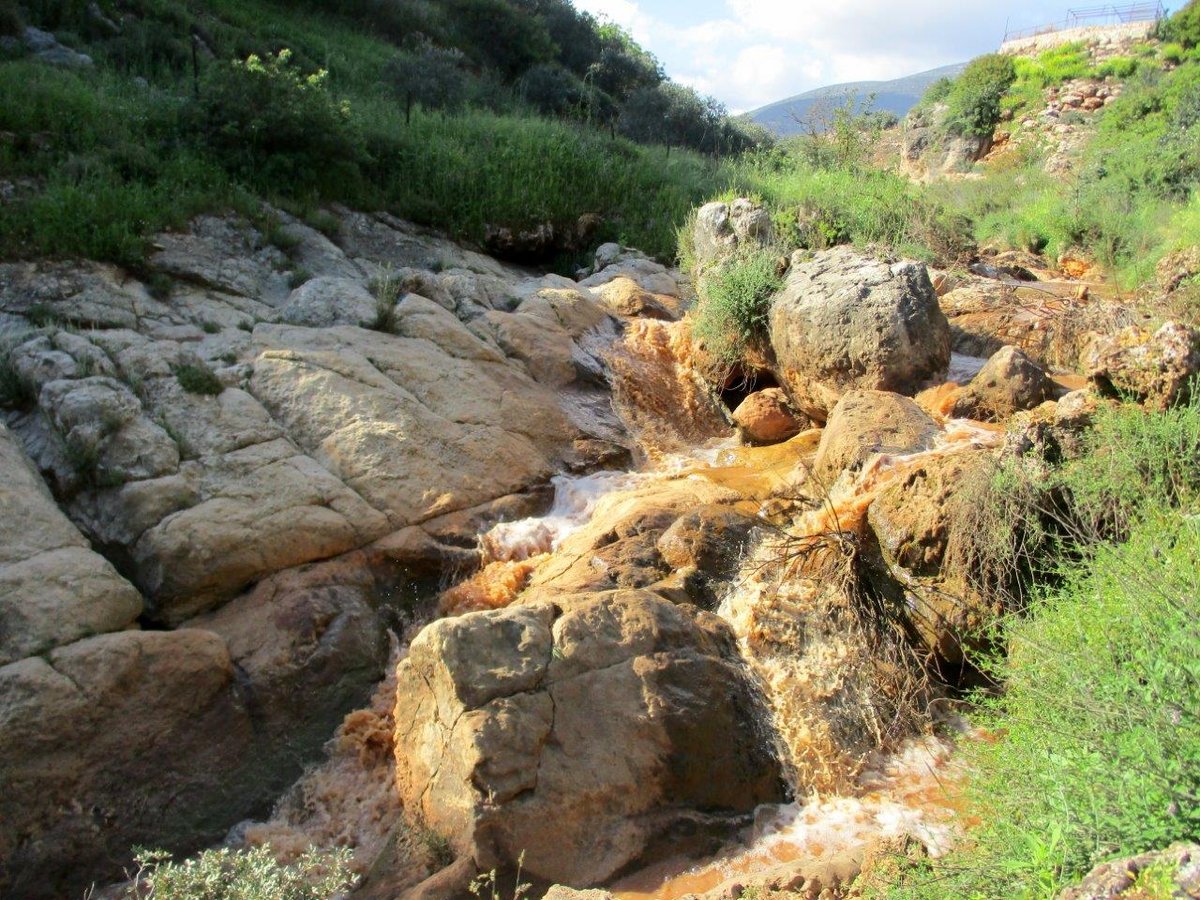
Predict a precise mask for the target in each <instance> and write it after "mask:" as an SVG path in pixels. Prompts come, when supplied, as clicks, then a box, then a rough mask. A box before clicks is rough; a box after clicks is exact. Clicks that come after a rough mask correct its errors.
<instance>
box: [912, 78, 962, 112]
mask: <svg viewBox="0 0 1200 900" xmlns="http://www.w3.org/2000/svg"><path fill="white" fill-rule="evenodd" d="M953 89H954V79H953V78H939V79H938V80H937V81H935V82H934V83H933V84H931V85H930V86H929V87H928V88H926V89H925V93H924V94H923V95H922V96H921V102H920V104H919V105H920V106H933V105H934V104H935V103H941V102H942V101H943V100H945V99H946V98H947V97H948V96H950V91H951V90H953Z"/></svg>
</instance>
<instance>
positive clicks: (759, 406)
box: [733, 388, 812, 444]
mask: <svg viewBox="0 0 1200 900" xmlns="http://www.w3.org/2000/svg"><path fill="white" fill-rule="evenodd" d="M733 423H734V424H735V425H737V427H738V429H739V430H740V431H741V433H742V437H743V438H744V439H745V440H747V441H748V442H749V443H751V444H778V443H779V442H780V441H786V440H787V439H788V438H790V437H795V436H796V435H798V434H799V433H800V432H801V431H803V430H804V429H805V428H808V427H809V426H810V425H811V424H812V423H811V422H810V421H809V419H808V417H807V416H805V415H803V414H802V413H798V412H796V411H795V410H794V409H793V408H792V405H791V403H789V402H788V399H787V395H786V394H785V393H784V392H783V391H782V390H781V389H780V388H764V389H763V390H761V391H755V392H754V393H753V394H751V395H750V396H748V397H747V398H746V399H745V400H743V401H742V402H741V403H739V404H738V408H737V409H735V410H734V411H733Z"/></svg>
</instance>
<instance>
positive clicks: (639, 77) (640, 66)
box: [586, 23, 666, 102]
mask: <svg viewBox="0 0 1200 900" xmlns="http://www.w3.org/2000/svg"><path fill="white" fill-rule="evenodd" d="M599 35H600V42H601V50H600V57H599V59H597V60H596V62H594V63H593V64H592V65H591V66H590V67H589V69H588V74H587V79H586V80H587V81H588V82H589V83H590V84H593V85H595V86H596V87H597V88H599V89H600V90H602V91H604V92H605V93H606V94H608V95H609V96H611V97H613V98H614V99H616V100H617V101H618V102H622V101H624V100H625V99H627V98H629V97H630V96H632V95H633V93H634V92H635V91H638V90H641V89H644V88H652V87H655V86H657V85H658V84H660V83H662V81H663V79H664V78H665V77H666V76H665V75H664V74H663V70H662V65H661V64H660V63H659V61H658V60H657V59H656V58H655V57H654V54H652V53H650V52H649V51H647V50H644V49H643V48H642V47H640V46H638V43H637V41H635V40H634V39H633V38H632V37H631V36H630V35H629V32H627V31H625V30H624V29H622V28H621V27H620V26H619V25H613V24H611V23H606V24H604V25H601V26H600V29H599Z"/></svg>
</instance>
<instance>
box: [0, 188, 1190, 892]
mask: <svg viewBox="0 0 1200 900" xmlns="http://www.w3.org/2000/svg"><path fill="white" fill-rule="evenodd" d="M332 212H333V213H335V214H336V219H337V222H338V227H337V229H336V231H335V232H333V233H331V234H330V235H325V234H322V233H320V232H317V231H315V230H313V229H312V228H309V227H308V226H307V225H304V224H303V223H301V222H298V221H295V220H292V219H290V218H289V217H287V216H286V215H285V214H283V213H278V214H277V215H278V216H280V218H281V220H282V222H283V225H282V228H283V229H284V230H285V231H286V232H287V233H288V235H289V240H288V242H287V246H288V249H287V251H286V252H284V251H283V250H280V249H278V248H277V247H275V246H272V245H271V244H270V243H269V242H267V241H266V240H265V239H264V238H263V236H262V235H261V234H260V233H259V232H257V231H256V230H255V229H254V228H252V227H251V226H250V225H249V224H247V223H245V222H241V221H236V220H228V219H219V218H201V219H198V220H196V221H195V222H194V223H193V224H192V226H191V228H190V229H189V230H188V231H186V232H183V233H177V234H164V235H161V236H160V237H159V239H158V241H157V245H156V247H157V249H156V253H155V254H154V255H153V256H152V257H151V260H150V267H151V269H152V270H153V272H154V273H156V275H157V276H158V277H156V278H154V279H150V278H148V277H147V276H145V275H141V276H135V275H133V274H132V273H128V272H124V271H120V270H117V269H115V268H113V267H110V266H105V265H99V264H89V263H56V262H37V263H14V264H7V265H2V266H0V336H2V337H3V340H4V343H3V348H4V365H5V367H6V369H5V371H6V373H7V377H8V378H9V379H10V383H11V384H12V385H13V386H14V389H13V390H11V391H10V392H9V394H8V395H6V396H7V401H6V408H5V409H4V411H3V424H0V468H2V470H3V479H2V480H0V723H2V724H3V728H2V729H0V772H3V773H4V778H5V783H4V785H3V787H2V789H0V822H2V825H0V894H3V895H4V896H14V897H63V896H82V895H83V892H84V891H85V890H86V889H87V888H88V887H89V885H98V886H101V888H102V889H101V890H100V893H98V894H96V895H94V896H105V895H107V896H122V893H121V891H122V888H121V887H120V886H117V887H111V888H107V889H103V886H104V885H106V884H108V885H112V884H115V883H117V882H120V881H121V880H122V877H123V876H122V871H123V869H125V868H126V867H128V866H129V863H130V852H131V848H132V847H134V846H135V845H156V846H163V847H166V848H168V849H170V850H172V851H173V852H176V853H187V852H192V851H195V850H198V849H201V848H203V847H205V846H210V845H212V844H214V843H221V842H225V843H226V844H228V845H230V846H234V847H245V846H253V845H258V844H262V843H269V844H270V845H271V847H272V848H273V849H274V850H275V852H276V853H277V854H279V855H280V857H281V858H283V859H289V858H294V857H295V856H296V855H297V854H298V853H299V852H300V851H301V850H302V849H304V848H305V847H308V846H310V845H315V846H317V847H322V848H332V847H347V848H350V849H351V850H352V851H353V854H354V861H353V865H354V867H355V871H356V872H357V873H358V874H359V875H360V876H361V880H360V884H359V887H358V888H357V889H356V891H355V893H354V896H355V897H362V898H394V897H399V896H410V897H425V898H433V897H454V896H460V895H463V894H464V893H465V892H466V891H467V890H468V886H469V884H470V882H471V880H472V879H473V878H475V877H476V876H477V875H478V874H479V873H480V872H487V871H489V870H492V869H495V870H498V871H499V872H501V873H502V874H505V875H508V876H511V875H513V874H514V873H515V869H516V866H517V864H518V861H520V865H521V874H522V878H523V879H525V880H526V881H527V882H528V883H529V884H531V885H532V891H533V892H534V894H542V893H546V895H547V896H551V895H553V896H556V897H560V898H564V897H569V896H574V895H576V893H577V892H578V891H582V890H584V889H593V888H597V889H599V890H600V891H601V892H602V893H600V894H588V896H608V895H609V894H611V895H613V896H617V897H622V898H639V897H666V898H674V897H682V896H685V895H706V896H711V897H713V898H717V897H732V896H737V895H738V892H739V888H738V887H737V886H739V885H745V884H750V883H754V884H761V885H765V886H767V887H769V888H787V889H792V890H796V891H800V892H802V893H807V894H808V895H810V896H813V897H817V896H828V897H832V896H840V895H838V894H836V893H835V892H836V890H837V889H838V888H839V887H840V886H842V885H845V884H847V883H848V882H849V881H850V880H851V879H852V878H853V877H854V876H855V875H857V874H858V873H859V872H860V871H861V870H862V868H863V867H864V865H870V863H871V859H872V856H873V854H876V853H877V852H880V849H881V848H884V847H887V846H893V845H895V843H896V842H900V843H901V844H903V843H904V842H910V843H913V842H915V843H916V844H918V845H920V846H921V847H922V848H923V852H927V853H930V854H938V853H941V852H944V850H945V849H946V848H947V847H948V846H949V845H950V844H951V843H952V842H953V840H954V838H955V833H954V829H953V827H952V822H951V816H952V813H953V811H954V809H955V804H956V797H955V780H956V773H955V763H954V753H953V745H954V742H955V741H956V740H963V739H966V740H970V739H973V738H972V735H970V733H968V732H966V731H965V725H964V724H963V721H962V720H961V718H960V717H959V712H960V710H959V708H958V706H957V702H958V701H957V700H956V697H958V696H959V693H958V692H959V691H960V690H961V688H963V687H965V686H968V685H970V684H972V683H974V679H976V678H977V673H976V672H974V670H973V668H972V666H971V665H970V662H969V652H966V651H969V649H970V647H971V646H972V641H973V640H975V637H974V636H975V635H977V634H978V632H979V630H980V628H981V626H983V625H986V624H987V623H988V622H989V621H991V620H992V618H993V617H994V616H996V615H998V614H999V613H1000V612H1001V611H1000V610H997V609H993V608H989V606H988V605H987V604H986V603H985V602H984V601H983V600H982V599H981V598H979V597H978V596H977V595H975V594H974V593H973V592H972V589H971V587H970V584H969V582H968V579H967V578H966V577H965V574H964V572H963V571H962V568H961V566H958V565H956V560H957V559H958V556H957V555H956V554H957V550H958V545H959V544H960V543H961V542H962V541H963V539H964V537H963V535H962V534H961V530H962V529H961V528H960V527H959V526H958V523H959V522H960V520H961V519H962V517H960V516H958V515H957V513H956V510H957V509H958V508H959V507H958V505H959V504H962V503H964V502H969V501H967V500H965V499H964V498H965V497H967V496H968V492H966V491H964V490H963V488H964V486H965V485H969V484H970V483H972V481H973V480H977V479H979V478H985V477H987V475H988V473H989V472H990V471H991V467H993V466H994V465H995V461H996V459H997V458H998V457H999V456H1000V455H1002V454H1010V453H1021V452H1024V449H1027V448H1028V447H1030V446H1033V445H1035V444H1039V445H1044V444H1046V443H1048V442H1054V443H1056V444H1068V443H1069V442H1070V441H1071V440H1072V435H1073V434H1075V433H1076V431H1077V430H1078V428H1079V427H1080V426H1081V425H1082V424H1084V423H1086V421H1087V418H1088V416H1089V415H1090V414H1091V412H1092V411H1094V409H1095V408H1096V406H1097V404H1099V403H1103V402H1105V400H1104V398H1103V394H1104V393H1105V392H1106V391H1109V390H1111V389H1112V388H1114V387H1119V388H1120V389H1122V390H1125V391H1129V392H1132V393H1135V394H1137V395H1139V396H1141V397H1143V398H1145V399H1147V400H1148V401H1150V402H1155V401H1156V400H1164V399H1166V398H1169V397H1171V396H1173V393H1172V392H1177V391H1178V390H1179V389H1180V385H1181V384H1182V383H1183V380H1184V379H1185V378H1186V376H1187V374H1189V373H1187V372H1185V371H1184V369H1186V368H1187V366H1189V365H1191V366H1192V367H1193V368H1194V367H1195V360H1194V358H1192V357H1189V356H1188V355H1187V353H1182V352H1180V351H1179V348H1180V347H1181V346H1184V345H1186V344H1187V343H1188V342H1189V341H1191V342H1192V344H1193V345H1194V343H1195V335H1194V334H1190V333H1185V332H1186V330H1181V329H1180V328H1179V327H1178V326H1171V325H1168V326H1164V327H1163V328H1162V329H1160V330H1158V331H1155V332H1151V331H1148V330H1145V329H1144V328H1142V327H1141V325H1140V324H1139V321H1138V320H1137V318H1136V316H1135V315H1134V314H1133V313H1131V312H1130V311H1129V309H1128V308H1127V307H1126V306H1124V305H1122V304H1120V303H1118V302H1116V301H1114V300H1108V299H1104V296H1103V291H1102V290H1101V289H1099V288H1098V287H1097V288H1094V289H1093V290H1092V292H1091V293H1090V294H1089V292H1088V290H1080V289H1079V286H1078V285H1076V284H1073V283H1067V282H1062V281H1057V280H1055V279H1056V276H1055V274H1054V273H1047V272H1042V271H1037V272H1036V273H1035V274H1034V276H1033V277H1035V278H1036V279H1037V280H1036V281H1035V282H1032V283H1031V282H1028V281H1017V280H1014V279H1012V278H1009V277H1006V276H1005V275H1004V265H1005V261H1003V260H998V261H995V262H996V267H993V271H990V272H988V273H986V274H973V273H969V272H959V273H945V272H931V271H929V270H927V268H926V267H925V266H924V265H922V264H920V263H915V262H911V261H903V260H894V259H881V258H874V257H870V256H866V255H862V254H860V253H858V252H856V251H852V250H850V249H847V248H835V249H833V250H828V251H822V252H819V253H816V254H806V253H797V254H796V255H794V256H793V257H792V258H791V259H790V260H783V261H782V262H781V264H782V265H784V267H785V269H786V279H785V282H786V283H785V286H784V288H783V289H782V291H781V292H780V294H779V295H778V296H777V297H776V298H775V300H774V303H773V305H772V312H771V317H770V323H769V333H770V341H769V344H770V346H769V348H767V350H766V351H765V352H764V357H763V359H762V364H761V365H759V366H754V367H750V366H743V367H740V368H738V369H737V370H736V371H733V372H728V371H723V372H720V373H719V376H718V375H717V374H714V373H715V372H716V369H715V368H714V365H713V361H712V360H711V359H710V358H709V357H708V356H707V352H706V349H705V348H704V347H703V346H702V345H701V344H699V343H697V342H695V341H693V339H692V338H691V336H690V330H689V326H688V319H687V317H686V312H687V310H688V307H689V303H690V300H689V297H690V287H689V285H688V284H687V283H686V282H685V281H684V280H683V279H682V278H681V276H680V274H679V273H678V272H677V271H674V270H671V269H668V268H666V267H664V266H662V265H660V264H659V263H657V262H654V261H653V260H650V259H648V258H647V257H645V256H643V255H642V254H640V253H638V252H637V251H635V250H630V249H628V248H622V247H619V246H616V245H605V246H603V247H601V248H600V250H599V251H598V252H597V253H596V258H595V261H594V265H592V266H591V267H590V268H589V269H588V270H585V271H583V272H580V273H579V274H578V275H577V277H576V278H574V279H571V278H566V277H562V276H556V275H542V274H539V273H536V272H533V271H529V270H526V269H522V268H518V267H514V266H511V265H508V264H505V263H502V262H498V261H496V260H494V259H491V258H489V257H485V256H483V255H481V254H479V253H476V252H474V251H471V250H467V249H464V248H462V247H459V246H456V245H454V244H453V243H451V242H449V241H447V240H445V239H444V238H442V237H440V236H438V235H436V234H433V233H430V232H426V231H423V230H421V229H418V228H416V227H414V226H412V225H410V224H408V223H405V222H401V221H399V220H396V219H393V218H391V217H389V216H386V215H365V214H361V213H354V212H351V211H349V210H345V209H336V210H333V211H332ZM757 221H758V219H757V218H756V212H755V210H754V209H753V207H752V205H750V204H748V203H747V202H746V201H738V202H737V203H735V204H734V205H733V206H732V207H728V206H726V205H725V204H712V205H710V206H709V207H705V208H704V210H702V211H701V215H700V217H699V220H698V225H697V229H698V233H697V246H698V248H700V249H701V250H702V251H703V252H704V253H707V254H709V256H710V257H711V259H713V260H719V258H720V256H721V254H723V253H728V252H729V251H730V250H731V249H732V248H734V247H736V246H737V245H738V244H739V243H740V242H744V241H751V240H758V239H760V237H761V235H760V227H759V225H756V224H755V223H756V222H757ZM1025 262H1028V261H1025ZM1008 264H1014V263H1012V261H1011V260H1010V261H1008ZM1029 265H1032V263H1030V264H1029ZM1026 269H1028V266H1026ZM164 285H165V286H164ZM152 287H153V289H152ZM1193 356H1194V354H1193ZM1189 359H1191V362H1188V360H1189ZM1147 360H1152V361H1154V364H1153V365H1147V364H1146V361H1147ZM104 890H107V891H108V894H105V893H104ZM822 892H825V893H822ZM468 896H469V894H468Z"/></svg>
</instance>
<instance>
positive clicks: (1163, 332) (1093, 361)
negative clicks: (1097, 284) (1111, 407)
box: [1084, 322, 1200, 409]
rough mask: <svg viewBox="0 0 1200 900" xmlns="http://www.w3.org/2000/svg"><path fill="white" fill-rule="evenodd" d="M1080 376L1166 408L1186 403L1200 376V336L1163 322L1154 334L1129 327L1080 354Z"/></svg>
mask: <svg viewBox="0 0 1200 900" xmlns="http://www.w3.org/2000/svg"><path fill="white" fill-rule="evenodd" d="M1084 372H1085V374H1086V375H1087V376H1088V377H1089V378H1090V379H1091V380H1092V381H1093V382H1094V383H1095V384H1097V385H1099V386H1100V387H1101V388H1102V389H1105V390H1110V391H1116V392H1117V393H1120V394H1127V395H1130V396H1132V397H1134V398H1136V399H1138V400H1141V401H1143V402H1145V403H1146V404H1147V405H1149V406H1154V407H1157V408H1159V409H1165V408H1166V407H1169V406H1173V405H1174V404H1176V403H1179V402H1181V401H1186V400H1187V399H1188V397H1189V395H1190V388H1191V382H1192V380H1193V379H1194V378H1195V377H1196V375H1197V373H1200V331H1197V330H1196V329H1194V328H1189V327H1188V326H1186V325H1181V324H1179V323H1178V322H1167V323H1166V324H1164V325H1163V326H1162V327H1161V328H1159V329H1158V330H1157V331H1154V332H1151V331H1148V330H1147V329H1145V328H1142V327H1140V326H1137V325H1132V326H1130V327H1129V328H1126V329H1124V330H1123V331H1120V332H1117V333H1116V334H1109V335H1104V336H1102V337H1098V338H1097V339H1096V340H1095V341H1093V343H1092V344H1091V346H1090V347H1089V348H1088V350H1087V352H1086V353H1085V355H1084Z"/></svg>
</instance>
